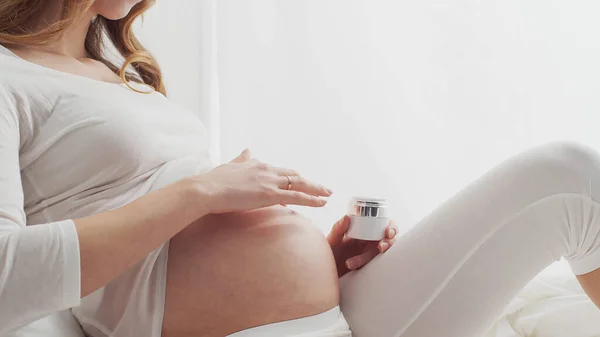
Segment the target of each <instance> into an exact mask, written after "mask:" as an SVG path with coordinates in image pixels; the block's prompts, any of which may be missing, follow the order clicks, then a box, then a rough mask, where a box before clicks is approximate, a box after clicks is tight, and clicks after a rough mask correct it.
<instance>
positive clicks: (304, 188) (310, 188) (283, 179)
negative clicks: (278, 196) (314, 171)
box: [275, 167, 333, 197]
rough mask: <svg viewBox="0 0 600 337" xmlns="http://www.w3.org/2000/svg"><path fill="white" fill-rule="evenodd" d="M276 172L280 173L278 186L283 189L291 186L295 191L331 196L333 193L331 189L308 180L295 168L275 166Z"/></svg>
mask: <svg viewBox="0 0 600 337" xmlns="http://www.w3.org/2000/svg"><path fill="white" fill-rule="evenodd" d="M275 172H276V173H277V174H279V175H280V178H279V181H278V184H277V186H279V188H281V189H282V190H287V189H288V188H289V187H291V189H292V190H293V191H298V192H303V193H306V194H310V195H316V196H321V197H329V196H331V194H333V191H332V190H331V189H329V188H327V187H325V186H323V185H319V184H315V183H313V182H311V181H309V180H307V179H306V178H304V177H302V176H301V175H300V174H299V173H298V172H297V171H295V170H290V169H285V168H280V167H277V168H275Z"/></svg>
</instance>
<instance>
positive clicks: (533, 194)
mask: <svg viewBox="0 0 600 337" xmlns="http://www.w3.org/2000/svg"><path fill="white" fill-rule="evenodd" d="M599 173H600V165H598V161H597V160H596V155H595V154H593V153H592V152H589V151H588V150H587V149H585V148H581V147H578V146H573V145H568V144H567V145H564V144H557V145H550V146H545V147H540V148H536V149H533V150H530V151H528V152H526V153H524V154H521V155H519V156H517V157H515V158H513V159H511V160H509V161H507V162H505V163H503V164H502V165H500V166H498V167H496V168H495V169H493V170H492V171H491V172H489V173H488V174H486V175H484V176H483V177H481V178H480V179H479V180H477V181H475V182H474V183H473V184H471V185H470V186H469V187H468V188H466V189H465V190H463V191H461V192H460V193H458V194H457V195H456V196H454V197H453V198H451V199H450V200H448V201H447V202H446V203H444V204H443V205H442V206H441V207H440V208H438V209H437V210H436V211H434V212H433V213H432V214H430V215H429V216H428V217H426V218H425V219H423V220H422V221H421V222H420V223H419V224H417V225H416V226H415V227H413V228H412V229H411V230H410V231H409V232H407V233H406V234H404V235H403V236H401V237H400V238H399V239H398V242H397V243H396V244H395V246H394V247H393V248H392V249H390V251H388V252H387V253H386V254H384V255H383V256H380V257H378V258H376V259H375V260H374V261H373V262H372V263H370V264H369V265H367V266H366V267H365V268H363V269H361V270H359V271H357V272H354V273H350V274H348V275H346V276H345V277H344V278H343V279H342V280H341V307H342V311H343V312H344V315H345V316H346V318H347V320H348V322H349V324H350V326H351V328H352V330H353V333H354V335H355V336H356V337H369V336H380V337H399V336H402V337H435V336H444V337H475V336H480V335H482V334H483V333H484V332H485V330H486V329H487V328H489V326H490V325H491V324H492V323H493V322H494V320H495V319H496V318H497V317H498V316H499V315H500V314H501V312H502V310H503V309H504V308H505V306H506V305H507V304H508V303H509V302H510V301H511V299H512V298H513V297H514V296H515V295H516V294H517V293H518V292H519V291H520V290H521V289H522V288H523V287H524V286H525V285H526V284H527V283H528V282H529V281H530V280H531V279H532V278H533V277H534V276H535V275H537V274H538V273H539V272H540V271H541V270H543V269H544V268H545V267H547V266H548V265H549V264H551V263H552V262H554V261H556V260H558V259H560V258H561V257H563V256H571V255H575V254H577V252H575V251H574V250H575V249H576V246H577V242H574V241H575V240H576V238H577V235H575V234H574V233H573V231H574V230H576V228H578V225H579V224H582V223H591V222H594V221H595V219H596V218H597V215H598V209H599V208H598V204H597V203H596V202H595V201H594V200H598V198H597V193H598V191H597V190H594V189H593V187H594V186H597V185H598V183H599V182H600V180H599ZM597 228H598V226H597V225H596V231H595V235H598V233H597Z"/></svg>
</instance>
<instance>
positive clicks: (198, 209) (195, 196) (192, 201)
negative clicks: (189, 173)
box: [176, 177, 214, 220]
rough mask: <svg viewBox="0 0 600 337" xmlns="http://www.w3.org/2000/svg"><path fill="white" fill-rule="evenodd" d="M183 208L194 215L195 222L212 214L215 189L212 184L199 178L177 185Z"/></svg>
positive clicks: (185, 180) (183, 181)
mask: <svg viewBox="0 0 600 337" xmlns="http://www.w3.org/2000/svg"><path fill="white" fill-rule="evenodd" d="M176 185H177V186H176V188H177V189H178V191H179V194H180V196H181V198H182V200H183V201H182V203H183V208H184V209H185V210H186V211H189V212H190V213H191V214H193V217H194V220H196V219H199V218H201V217H203V216H205V215H208V214H210V213H212V209H213V208H212V206H211V201H213V194H214V193H213V192H211V191H212V190H213V189H211V184H210V182H207V181H205V180H203V179H199V178H198V177H193V178H189V179H184V180H181V181H179V182H178V183H177V184H176Z"/></svg>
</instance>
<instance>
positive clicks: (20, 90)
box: [0, 53, 58, 144]
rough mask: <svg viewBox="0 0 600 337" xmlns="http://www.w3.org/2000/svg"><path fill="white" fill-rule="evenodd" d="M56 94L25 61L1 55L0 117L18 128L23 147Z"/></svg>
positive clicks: (49, 82)
mask: <svg viewBox="0 0 600 337" xmlns="http://www.w3.org/2000/svg"><path fill="white" fill-rule="evenodd" d="M53 87H54V88H53ZM55 91H56V84H55V83H52V81H48V79H47V78H46V77H45V76H43V74H40V73H37V72H36V71H35V69H31V67H29V65H28V64H27V62H26V61H23V60H20V59H18V58H15V57H14V56H10V55H6V54H3V53H0V115H2V120H5V121H13V122H11V124H14V125H15V126H16V127H18V128H19V134H20V136H21V141H22V144H23V142H24V141H26V140H27V138H28V137H29V135H31V134H32V133H33V132H34V130H35V129H36V127H37V124H39V123H40V122H43V120H44V118H45V116H47V115H48V114H50V112H51V111H52V107H53V105H54V104H53V101H55V100H57V97H58V96H57V95H55V94H54V93H53V92H55Z"/></svg>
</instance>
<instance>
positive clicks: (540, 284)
mask: <svg viewBox="0 0 600 337" xmlns="http://www.w3.org/2000/svg"><path fill="white" fill-rule="evenodd" d="M529 336H536V337H597V336H600V310H598V308H596V306H595V305H594V304H593V303H592V302H591V301H590V299H589V298H588V297H587V296H586V294H585V292H584V291H583V289H582V288H581V285H579V283H578V282H577V279H576V278H575V277H574V276H573V274H572V273H571V271H570V270H569V267H568V264H567V263H566V261H561V262H560V263H556V264H554V265H553V266H551V267H550V268H548V269H546V270H545V271H543V272H542V273H541V274H540V275H539V276H538V277H536V278H535V279H534V280H533V281H532V282H531V283H530V284H528V285H527V287H525V289H524V290H523V291H522V292H521V293H520V294H519V295H518V296H517V298H515V299H514V300H513V302H512V303H511V304H510V305H509V306H508V308H506V310H505V311H504V314H503V315H502V318H501V319H500V320H499V321H498V322H497V324H495V325H494V327H493V328H492V329H491V331H490V332H489V333H488V334H487V335H486V337H529Z"/></svg>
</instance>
